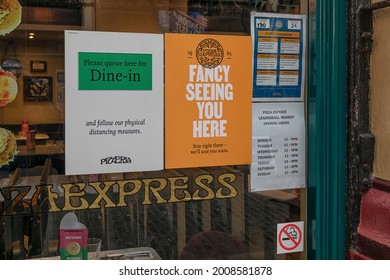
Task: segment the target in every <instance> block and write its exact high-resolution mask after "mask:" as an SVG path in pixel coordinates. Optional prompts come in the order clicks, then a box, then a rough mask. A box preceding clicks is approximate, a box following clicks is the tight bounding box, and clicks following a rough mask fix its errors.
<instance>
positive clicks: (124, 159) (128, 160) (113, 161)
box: [100, 156, 131, 164]
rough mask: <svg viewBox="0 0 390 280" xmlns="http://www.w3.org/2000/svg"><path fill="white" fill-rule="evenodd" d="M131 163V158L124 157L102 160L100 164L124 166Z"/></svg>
mask: <svg viewBox="0 0 390 280" xmlns="http://www.w3.org/2000/svg"><path fill="white" fill-rule="evenodd" d="M123 163H131V158H129V157H124V156H115V157H106V158H102V159H101V160H100V164H123Z"/></svg>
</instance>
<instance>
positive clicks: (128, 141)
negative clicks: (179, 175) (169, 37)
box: [65, 31, 164, 175]
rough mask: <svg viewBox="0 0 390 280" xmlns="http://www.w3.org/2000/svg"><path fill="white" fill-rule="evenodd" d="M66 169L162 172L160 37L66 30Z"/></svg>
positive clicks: (161, 56) (92, 171) (91, 172)
mask: <svg viewBox="0 0 390 280" xmlns="http://www.w3.org/2000/svg"><path fill="white" fill-rule="evenodd" d="M65 73H66V78H65V90H66V93H65V145H66V146H65V160H66V162H65V165H66V166H65V172H66V174H68V175H69V174H94V173H115V172H131V171H147V170H160V169H163V147H164V141H163V120H164V116H163V36H162V35H159V34H135V33H114V32H90V31H65Z"/></svg>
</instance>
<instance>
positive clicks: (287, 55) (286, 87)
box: [251, 13, 306, 101]
mask: <svg viewBox="0 0 390 280" xmlns="http://www.w3.org/2000/svg"><path fill="white" fill-rule="evenodd" d="M251 35H252V41H253V100H255V101H303V99H304V88H305V87H304V85H305V55H306V16H305V15H284V14H283V15H282V14H267V13H252V14H251Z"/></svg>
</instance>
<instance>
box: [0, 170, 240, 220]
mask: <svg viewBox="0 0 390 280" xmlns="http://www.w3.org/2000/svg"><path fill="white" fill-rule="evenodd" d="M236 178H237V177H236V175H235V174H231V173H225V174H221V175H219V176H218V177H216V178H215V177H214V176H212V175H210V174H205V175H199V176H197V177H195V178H194V179H193V182H192V184H191V182H190V178H189V177H187V176H177V177H169V178H150V179H131V180H118V181H103V182H90V183H89V184H87V183H84V182H81V183H66V184H62V185H61V186H60V187H56V188H54V187H53V185H45V186H36V190H35V192H34V194H33V196H32V198H31V201H28V202H27V199H26V195H27V194H28V193H29V191H30V190H31V186H24V187H18V188H13V187H4V188H2V189H1V191H0V192H1V194H2V195H3V197H4V198H5V200H6V201H7V203H4V205H5V206H4V208H3V209H0V213H1V215H4V216H9V215H22V214H29V213H31V212H33V213H36V214H38V213H42V212H43V209H47V208H48V209H49V212H61V211H78V210H87V209H97V208H100V207H101V205H103V206H104V207H105V208H113V207H125V206H127V205H128V203H129V201H131V200H132V199H134V198H136V197H138V195H139V194H141V195H140V197H142V198H143V201H142V202H141V203H142V204H143V205H150V204H153V203H156V204H163V203H176V202H187V201H202V200H211V199H227V198H235V197H237V195H238V192H237V190H236V188H235V187H234V185H233V183H234V182H235V181H236ZM214 181H216V183H215V182H214ZM87 187H89V188H90V190H94V191H88V193H87V192H86V188H87ZM239 187H243V186H239ZM59 188H60V189H61V190H60V191H58V189H59ZM55 189H57V191H55ZM59 193H62V195H59ZM91 194H94V195H92V200H91ZM1 215H0V216H1Z"/></svg>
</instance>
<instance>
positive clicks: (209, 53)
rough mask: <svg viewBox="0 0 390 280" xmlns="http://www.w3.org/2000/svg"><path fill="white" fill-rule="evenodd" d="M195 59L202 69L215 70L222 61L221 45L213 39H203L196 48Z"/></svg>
mask: <svg viewBox="0 0 390 280" xmlns="http://www.w3.org/2000/svg"><path fill="white" fill-rule="evenodd" d="M196 59H197V60H198V62H199V64H200V65H202V66H203V67H204V68H209V69H212V68H215V67H217V66H218V65H219V64H221V62H222V60H223V48H222V45H221V44H220V43H219V42H218V41H217V40H214V39H210V38H208V39H204V40H203V41H201V42H200V43H199V45H198V46H197V48H196Z"/></svg>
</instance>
